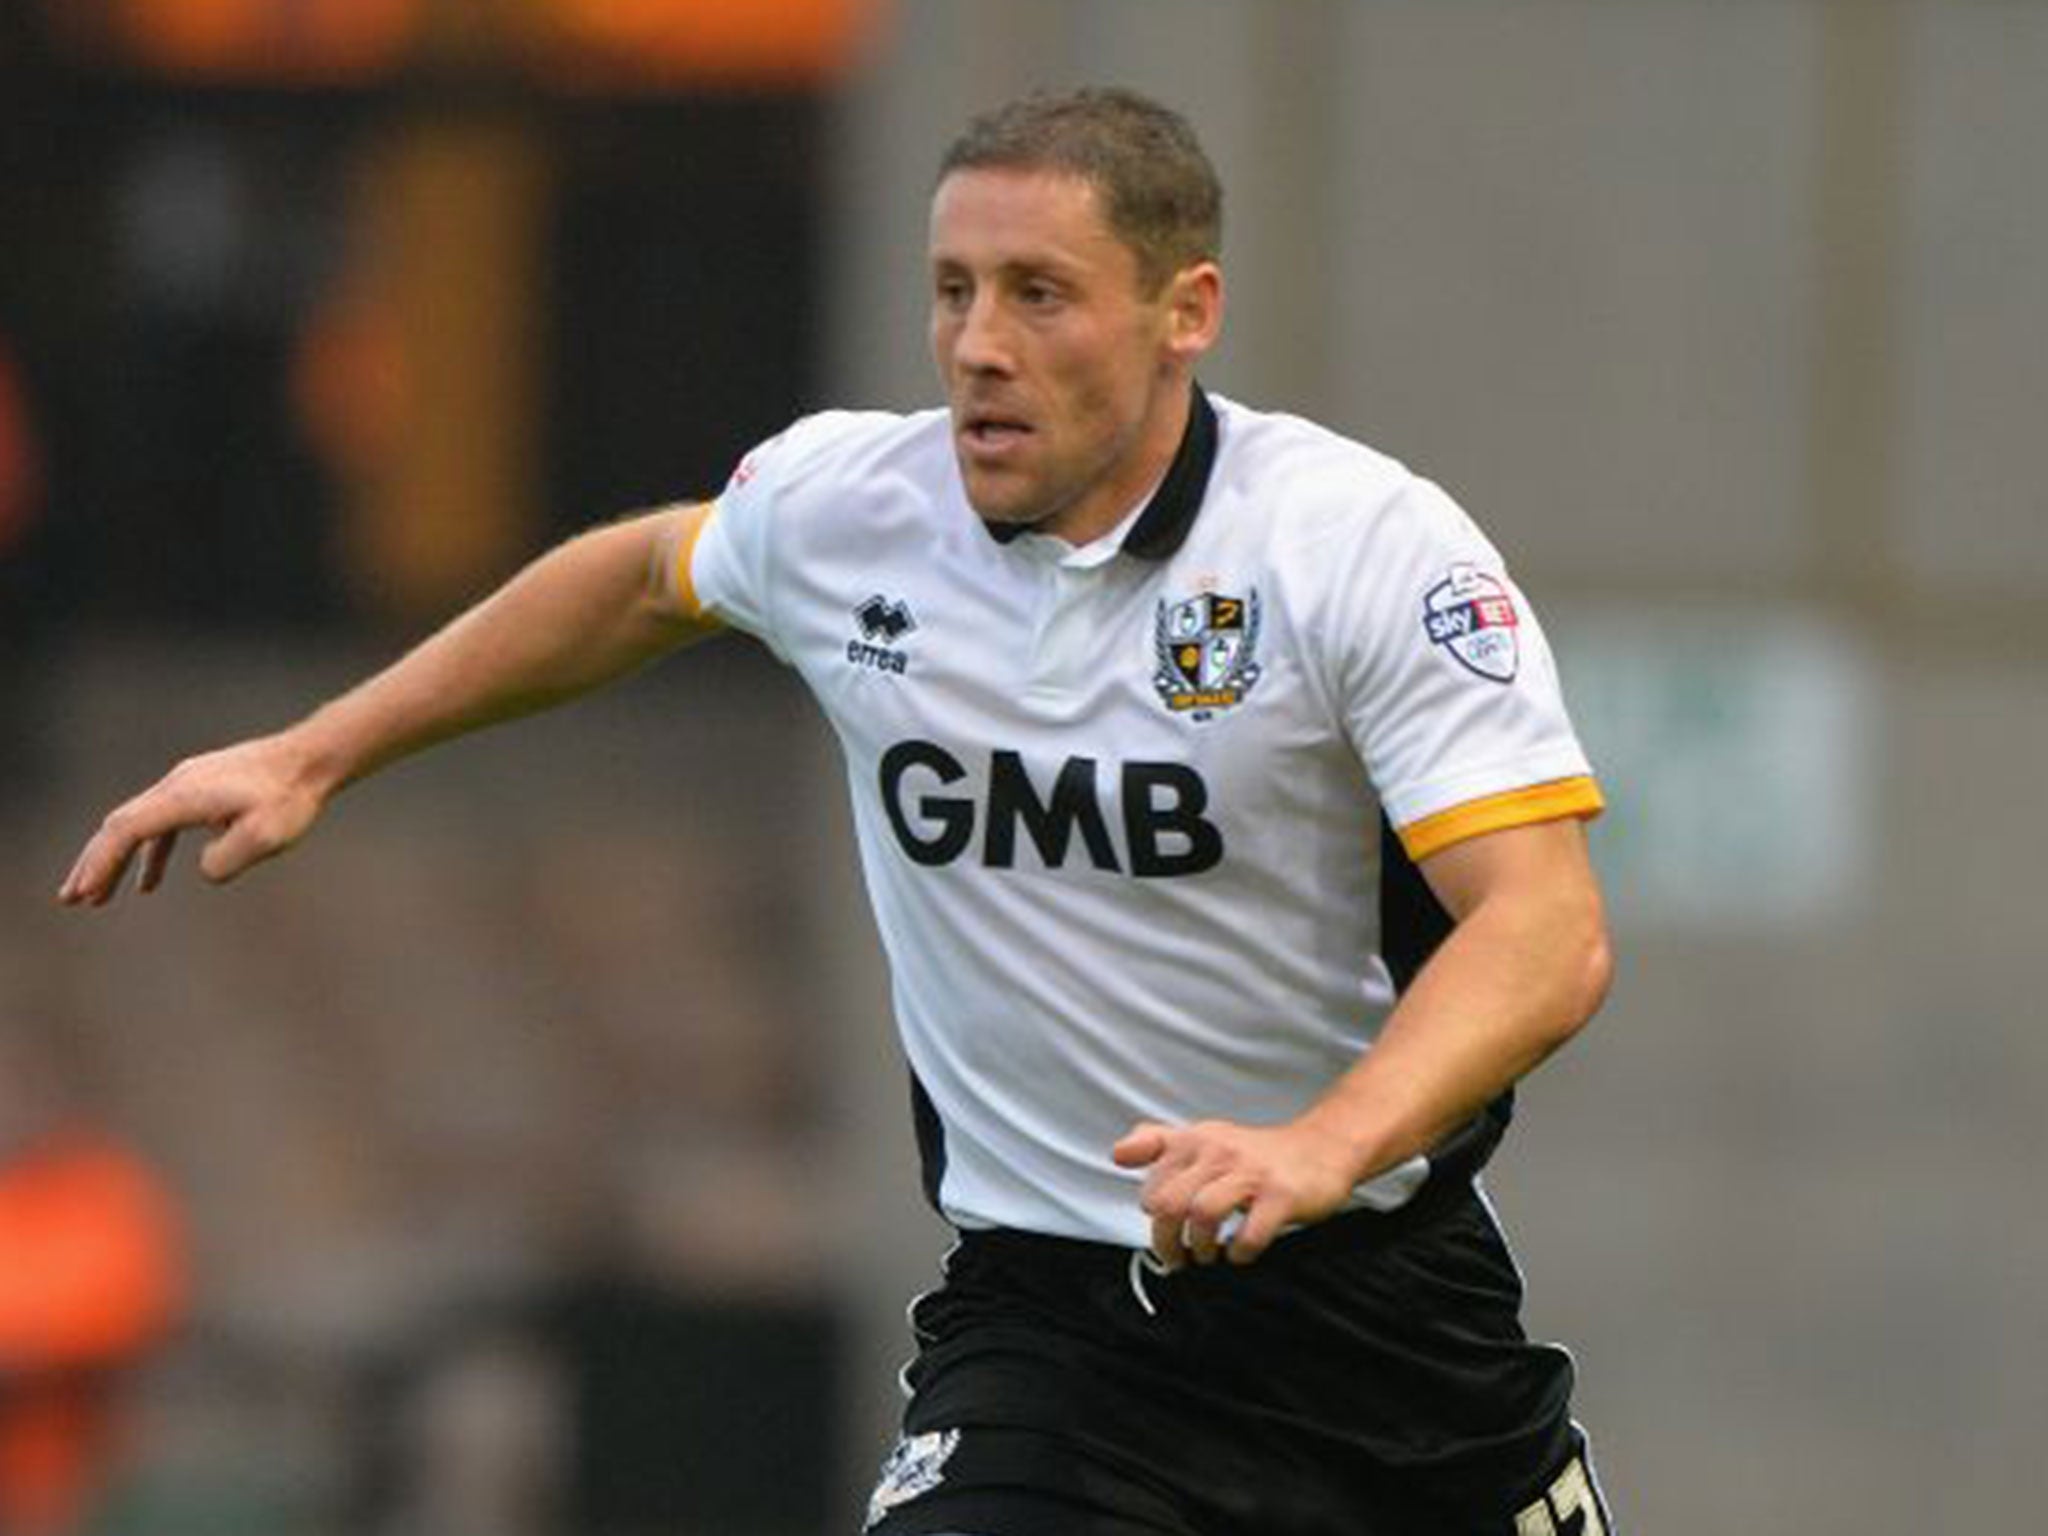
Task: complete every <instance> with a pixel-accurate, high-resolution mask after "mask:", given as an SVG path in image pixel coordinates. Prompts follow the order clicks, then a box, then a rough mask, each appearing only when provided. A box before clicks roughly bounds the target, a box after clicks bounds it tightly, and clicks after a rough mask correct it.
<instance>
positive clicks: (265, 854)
mask: <svg viewBox="0 0 2048 1536" xmlns="http://www.w3.org/2000/svg"><path fill="white" fill-rule="evenodd" d="M297 761H298V759H297V756H296V754H295V753H293V752H292V751H291V750H290V749H289V748H288V747H287V746H286V745H285V742H284V739H283V738H281V737H276V736H266V737H261V738H259V739H257V740H254V741H245V742H243V743H241V744H240V745H239V746H233V747H227V748H224V749H223V750H221V751H219V752H209V753H207V754H206V755H205V756H203V757H195V758H190V759H187V760H186V761H185V762H182V763H180V764H178V766H177V767H175V768H173V769H172V770H171V771H170V772H169V773H168V774H166V775H165V776H164V777H163V778H162V779H160V780H159V781H158V782H157V783H156V784H155V785H153V786H152V787H151V788H149V789H146V790H144V791H143V792H142V793H141V794H139V795H137V796H136V797H135V798H134V799H132V800H129V801H128V802H126V803H125V804H123V805H121V806H118V807H116V808H115V809H114V810H113V811H112V812H110V813H109V814H108V816H107V819H106V820H105V821H103V822H101V823H100V829H99V831H98V832H96V833H94V834H93V837H92V840H91V841H90V842H88V843H87V844H86V845H85V847H84V849H82V850H81V851H80V853H79V855H78V860H77V862H76V863H75V864H73V865H72V867H71V873H70V874H69V875H67V876H66V877H65V879H64V884H63V885H62V886H61V887H59V888H58V891H57V899H58V900H59V901H60V902H62V903H64V905H66V906H70V907H77V906H93V907H100V906H105V905H106V904H107V902H109V901H110V900H112V899H113V896H114V893H115V892H116V891H117V890H119V889H120V885H121V879H122V877H123V876H124V875H125V874H127V872H128V866H129V864H130V862H131V861H133V859H134V858H135V856H136V854H138V853H140V854H141V855H142V875H141V879H140V881H139V882H138V887H139V889H141V890H144V891H153V890H155V889H156V888H157V886H158V885H159V884H160V883H162V881H163V877H164V870H165V868H166V867H167V866H168V865H169V863H170V859H171V851H172V849H174V848H175V847H176V846H177V842H178V834H179V833H180V832H182V831H184V830H186V829H187V828H190V827H210V828H212V829H213V832H214V834H215V835H214V837H213V838H212V840H211V841H209V842H208V843H207V845H206V847H205V848H204V849H202V850H201V852H200V855H199V870H200V873H201V874H203V875H205V876H206V878H207V879H209V880H213V881H222V880H232V879H233V878H234V877H235V876H236V875H239V874H240V873H242V871H243V870H245V869H247V868H248V867H249V866H250V865H252V864H256V863H260V862H261V861H262V860H264V859H267V858H269V857H271V856H272V855H273V854H277V853H282V852H283V851H284V850H285V849H286V848H289V847H290V846H291V845H292V844H293V843H295V842H297V841H298V839H299V838H300V837H301V836H302V835H303V834H304V833H305V831H306V829H307V828H308V827H309V826H311V825H312V823H313V819H314V818H315V817H316V816H318V815H319V814H320V808H321V805H322V804H323V802H324V798H325V797H324V796H323V795H321V794H320V793H319V792H318V791H316V790H315V789H313V788H311V787H309V786H308V785H307V783H306V782H305V780H304V777H303V776H302V775H301V774H300V773H299V772H298V770H297Z"/></svg>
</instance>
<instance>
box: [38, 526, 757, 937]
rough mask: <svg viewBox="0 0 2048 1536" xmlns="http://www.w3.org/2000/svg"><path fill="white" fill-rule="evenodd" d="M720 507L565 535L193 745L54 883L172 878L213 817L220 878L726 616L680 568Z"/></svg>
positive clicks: (85, 894)
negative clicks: (237, 733)
mask: <svg viewBox="0 0 2048 1536" xmlns="http://www.w3.org/2000/svg"><path fill="white" fill-rule="evenodd" d="M708 514H709V507H708V506H704V505H699V506H689V507H671V508H666V509H663V510H661V511H658V512H649V513H645V514H643V515H641V516H639V517H634V518H629V519H627V520H625V521H622V522H617V523H612V524H609V525H607V526H605V527H602V528H596V529H593V530H591V531H590V532H588V533H584V534H580V535H578V536H577V537H575V538H573V539H570V540H568V541H567V542H566V543H563V544H561V545H558V546H557V547H556V548H554V549H553V550H550V551H549V552H548V553H547V554H545V555H542V556H541V557H540V558H539V559H538V560H536V561H534V562H533V563H532V564H531V565H529V566H527V567H526V568H525V569H524V570H522V571H521V572H519V574H518V575H516V576H514V577H513V578H512V579H511V580H510V581H508V582H507V583H506V584H505V585H504V586H502V587H500V588H499V589H498V590H497V591H496V592H494V593H492V594H491V596H489V597H487V598H485V599H484V600H483V601H482V602H481V603H479V604H477V606H476V607H474V608H472V609H470V610H469V611H468V612H466V613H464V614H463V615H461V617H459V618H457V619H455V620H454V621H453V622H452V623H450V624H449V625H447V627H445V628H444V629H441V630H440V631H438V632H437V633H435V634H434V635H433V636H431V637H430V638H429V639H427V640H426V641H424V642H422V643H421V644H420V645H419V646H418V647H416V648H415V649H413V650H412V651H410V652H408V653H407V654H406V655H405V656H404V657H402V658H401V659H400V660H398V661H397V662H395V663H393V664H392V665H391V666H389V667H387V668H386V669H385V670H383V671H382V672H379V673H377V674H376V675H375V676H374V677H372V678H370V679H369V680H368V681H367V682H364V683H362V684H360V685H359V686H357V687H355V688H353V689H351V690H350V691H349V692H347V693H345V694H343V695H341V696H340V697H339V698H337V699H334V700H332V701H331V702H329V703H327V704H325V705H323V706H322V707H321V708H319V709H318V710H316V711H314V712H313V713H312V714H311V715H308V716H307V717H306V718H305V719H303V720H301V721H299V722H298V723H297V724H296V725H293V726H290V727H288V728H286V729H285V730H282V731H279V732H278V733H276V734H275V735H271V736H260V737H256V738H254V739H252V740H249V741H245V742H241V743H238V744H236V745H234V746H231V747H226V748H223V749H222V750H220V751H217V752H209V753H207V754H205V755H203V756H200V757H195V758H190V759H188V760H186V761H185V762H182V763H180V764H178V765H177V767H175V768H173V769H172V770H171V771H170V773H168V774H166V775H165V776H164V777H163V778H162V779H161V780H159V781H158V782H157V783H156V784H154V785H153V786H151V787H150V788H149V789H147V790H145V791H143V792H142V793H141V794H139V795H137V796H135V798H133V799H132V800H129V801H127V802H125V803H124V804H122V805H120V806H118V807H116V808H115V809H114V810H113V811H112V812H110V813H109V814H108V816H107V818H106V820H105V821H103V822H102V823H101V824H100V827H99V830H98V831H97V832H96V833H94V835H93V837H92V839H91V840H90V841H89V842H87V844H86V845H85V847H84V849H83V850H82V851H81V852H80V853H79V855H78V859H77V862H76V863H75V864H73V866H72V868H71V872H70V874H69V875H67V876H66V877H65V880H64V883H63V885H62V886H61V887H60V888H59V889H58V893H57V899H58V900H59V901H61V902H63V903H65V904H66V905H68V906H101V905H104V904H105V903H106V902H107V901H109V900H110V899H111V898H112V897H113V895H114V893H115V891H116V890H118V889H119V887H120V884H121V880H122V877H123V876H124V875H125V874H126V873H127V870H128V867H129V865H130V864H131V863H132V862H133V861H134V859H135V858H136V856H137V855H138V854H140V855H141V858H142V873H141V881H140V885H141V889H143V890H145V891H148V890H154V889H155V888H156V886H157V884H158V883H159V882H160V881H161V880H162V879H163V873H164V869H165V867H166V865H167V864H168V863H169V860H170V856H171V851H172V849H173V848H174V846H175V845H176V843H177V838H178V834H179V833H180V832H182V831H184V830H185V829H187V828H195V827H205V828H208V829H210V830H211V832H212V834H213V835H212V838H211V840H210V841H209V842H208V843H207V845H206V847H205V849H204V850H203V851H202V852H201V854H200V858H199V867H200V870H201V872H202V873H203V874H205V876H206V877H207V878H208V879H209V880H216V881H219V880H230V879H233V878H234V877H235V876H236V875H238V874H240V873H241V872H242V871H243V870H245V869H247V868H248V867H249V866H250V865H252V864H255V863H258V862H260V861H261V860H263V859H266V858H269V857H271V856H272V855H273V854H277V853H281V852H283V851H284V850H285V849H286V848H288V847H290V846H291V845H292V844H293V843H294V842H296V841H297V840H298V839H299V838H300V837H301V836H303V835H304V834H305V832H306V829H307V828H308V827H310V826H311V825H312V824H313V822H314V820H315V819H316V818H317V817H318V816H319V814H320V812H321V810H322V809H323V808H324V807H325V805H326V804H327V802H328V801H329V800H330V799H331V798H333V796H334V795H335V794H337V793H338V792H339V791H341V790H342V789H344V788H346V787H347V786H348V785H350V784H352V783H354V782H355V781H356V780H357V779H360V778H363V777H365V776H366V775H368V774H371V773H374V772H376V771H377V770H378V769H379V768H382V767H384V766H385V765H387V764H389V763H392V762H395V761H397V760H398V759H399V758H402V757H405V756H407V755H409V754H411V753H414V752H417V751H420V750H421V749H422V748H425V747H429V746H432V745H433V744H434V743H436V742H439V741H445V740H447V739H449V738H450V737H453V736H459V735H462V734H464V733H465V732H469V731H474V730H478V729H481V728H482V727H484V726H487V725H495V724H497V723H498V722H500V721H504V720H512V719H516V718H517V717H519V716H521V715H526V714H531V713H533V712H534V711H536V710H540V709H545V708H547V707H548V706H550V705H552V704H558V703H561V702H563V701H565V700H567V699H571V698H574V697H576V696H577V695H579V694H583V693H587V692H589V691H590V690H591V689H593V688H596V687H599V686H600V685H602V684H604V683H607V682H610V681H611V680H612V679H614V678H617V677H620V676H622V675H623V674H625V673H627V672H629V671H631V670H633V669H634V668H635V667H638V666H640V665H642V664H643V663H645V662H647V661H650V660H652V659H653V658H654V657H656V656H659V655H661V654H663V653H664V652H667V651H671V650H674V649H675V648H677V647H678V646H681V645H685V644H687V643H689V642H690V641H692V640H695V639H698V638H701V637H702V636H704V635H706V634H709V633H711V632H712V631H714V630H715V629H716V628H717V625H716V623H715V622H714V621H711V620H709V619H707V618H705V617H704V616H703V615H702V614H701V613H699V612H698V611H696V609H695V606H694V604H693V603H692V601H691V600H690V597H689V593H688V584H687V581H686V580H684V579H682V578H681V577H680V576H679V574H678V573H679V571H680V570H681V567H682V562H683V561H684V560H685V559H687V556H688V550H689V546H690V543H691V542H692V541H693V540H694V538H695V536H696V533H697V531H698V529H699V528H700V527H701V526H702V523H703V520H704V518H705V517H706V516H707V515H708Z"/></svg>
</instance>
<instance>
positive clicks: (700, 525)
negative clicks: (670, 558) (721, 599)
mask: <svg viewBox="0 0 2048 1536" xmlns="http://www.w3.org/2000/svg"><path fill="white" fill-rule="evenodd" d="M717 512H718V503H717V502H715V501H700V502H698V503H697V504H696V505H695V506H694V507H686V508H684V509H683V516H682V528H681V530H680V531H679V532H678V533H677V535H676V547H675V559H674V562H673V564H672V565H671V567H670V575H671V578H672V579H673V581H674V582H675V596H676V604H677V606H678V607H679V608H681V610H682V612H683V613H684V615H685V616H686V617H688V618H690V619H691V620H693V621H695V622H696V623H699V624H706V625H714V626H715V625H716V624H717V623H718V622H719V621H718V619H717V618H716V617H714V616H713V615H711V614H708V613H706V612H705V611H704V608H703V605H702V604H700V603H699V602H698V601H697V584H696V583H695V582H694V581H692V580H691V579H690V557H691V556H692V555H694V554H695V553H696V551H697V540H698V539H700V538H702V537H703V535H704V530H705V529H706V528H707V527H709V526H710V523H711V519H712V518H713V517H714V516H715V515H716V514H717Z"/></svg>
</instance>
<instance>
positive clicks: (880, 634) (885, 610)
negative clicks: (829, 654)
mask: <svg viewBox="0 0 2048 1536" xmlns="http://www.w3.org/2000/svg"><path fill="white" fill-rule="evenodd" d="M853 621H854V623H855V624H857V625H859V626H860V634H861V638H860V639H858V640H849V641H847V642H846V659H847V660H848V661H849V662H851V663H853V665H855V666H857V667H873V668H874V669H875V670H876V671H878V672H894V673H897V674H899V675H900V674H902V673H904V672H908V671H909V670H910V657H909V655H908V654H907V653H905V652H903V651H899V650H896V649H893V647H894V646H895V643H896V642H897V641H899V640H901V639H902V638H903V637H904V636H905V635H908V634H910V633H911V632H912V631H914V630H915V629H916V628H917V620H916V619H915V618H913V617H912V616H911V612H910V605H909V604H908V603H906V602H904V601H903V600H902V599H901V598H890V597H885V596H884V595H883V594H882V593H880V592H877V593H875V594H874V596H872V597H870V598H868V599H867V600H866V601H864V602H861V603H857V604H855V605H854V609H853ZM877 641H880V642H881V643H880V644H877V643H876V642H877Z"/></svg>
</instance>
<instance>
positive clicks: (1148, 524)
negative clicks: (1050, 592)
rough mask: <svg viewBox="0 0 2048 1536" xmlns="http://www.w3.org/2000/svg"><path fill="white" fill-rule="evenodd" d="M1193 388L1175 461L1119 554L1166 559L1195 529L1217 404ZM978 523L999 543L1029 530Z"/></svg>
mask: <svg viewBox="0 0 2048 1536" xmlns="http://www.w3.org/2000/svg"><path fill="white" fill-rule="evenodd" d="M1192 390H1193V399H1192V402H1191V404H1190V406H1189V409H1188V424H1187V428H1186V430H1185V431H1183V432H1182V433H1181V437H1180V446H1179V447H1178V448H1176V449H1175V450H1174V454H1173V462H1172V463H1171V464H1169V465H1168V466H1167V467H1166V477H1165V478H1164V479H1163V480H1161V481H1160V482H1159V485H1158V488H1157V489H1156V490H1154V491H1153V492H1152V496H1151V499H1150V500H1149V501H1147V502H1146V503H1145V506H1144V509H1143V510H1142V511H1140V512H1139V513H1138V514H1137V516H1136V517H1135V518H1133V519H1132V520H1131V521H1130V524H1129V531H1128V532H1126V533H1125V534H1124V537H1123V545H1122V550H1123V553H1125V554H1127V555H1134V556H1136V557H1137V558H1138V559H1140V560H1165V559H1167V558H1169V557H1170V556H1172V555H1173V553H1174V552H1175V551H1176V550H1178V549H1179V548H1180V547H1181V545H1182V544H1184V543H1186V542H1187V537H1188V530H1189V529H1191V528H1192V527H1194V525H1195V514H1196V513H1198V512H1200V511H1201V510H1202V498H1203V496H1204V495H1206V494H1207V493H1208V489H1209V472H1210V471H1211V470H1213V469H1214V468H1215V467H1216V408H1215V407H1214V406H1213V405H1211V404H1210V403H1209V396H1208V394H1207V393H1206V392H1205V391H1204V390H1203V389H1202V386H1201V385H1199V384H1196V385H1193V386H1192ZM982 526H983V527H984V528H986V529H988V532H989V537H990V538H992V539H994V540H995V541H996V542H997V543H998V544H1008V543H1010V542H1011V541H1012V540H1013V539H1016V538H1019V537H1021V536H1022V535H1024V534H1026V533H1029V532H1030V531H1031V530H1030V528H1029V527H1028V526H1027V525H1025V524H1022V523H984V524H982Z"/></svg>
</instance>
